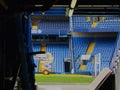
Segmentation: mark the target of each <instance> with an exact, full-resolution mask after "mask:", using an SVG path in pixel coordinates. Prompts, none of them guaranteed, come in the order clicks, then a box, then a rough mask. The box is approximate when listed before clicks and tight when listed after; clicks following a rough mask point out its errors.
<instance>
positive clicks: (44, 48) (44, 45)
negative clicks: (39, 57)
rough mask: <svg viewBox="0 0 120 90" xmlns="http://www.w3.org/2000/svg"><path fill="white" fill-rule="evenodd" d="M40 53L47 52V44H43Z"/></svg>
mask: <svg viewBox="0 0 120 90" xmlns="http://www.w3.org/2000/svg"><path fill="white" fill-rule="evenodd" d="M40 51H43V52H46V43H42V45H41V50H40Z"/></svg>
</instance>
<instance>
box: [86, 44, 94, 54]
mask: <svg viewBox="0 0 120 90" xmlns="http://www.w3.org/2000/svg"><path fill="white" fill-rule="evenodd" d="M94 47H95V42H91V43H90V44H89V47H88V49H87V52H86V54H91V53H92V52H93V50H94Z"/></svg>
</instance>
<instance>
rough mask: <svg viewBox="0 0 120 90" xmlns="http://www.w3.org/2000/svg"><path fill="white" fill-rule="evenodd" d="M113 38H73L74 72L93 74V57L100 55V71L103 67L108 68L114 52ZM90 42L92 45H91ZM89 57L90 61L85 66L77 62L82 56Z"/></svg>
mask: <svg viewBox="0 0 120 90" xmlns="http://www.w3.org/2000/svg"><path fill="white" fill-rule="evenodd" d="M115 41H116V39H115V38H78V37H75V38H73V52H74V61H75V69H76V72H91V73H92V72H94V67H95V66H94V62H95V61H94V56H95V55H96V54H98V53H100V54H101V70H102V69H103V68H105V67H108V68H109V67H110V63H111V60H112V57H113V53H114V50H115ZM91 42H92V44H91ZM88 52H89V54H90V55H91V58H90V60H88V61H87V62H86V65H84V66H83V65H82V64H81V61H80V60H79V61H78V58H79V59H80V58H81V56H82V55H85V54H88Z"/></svg>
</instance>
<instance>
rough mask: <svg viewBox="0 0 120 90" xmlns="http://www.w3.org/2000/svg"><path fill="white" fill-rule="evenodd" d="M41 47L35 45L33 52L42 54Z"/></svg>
mask: <svg viewBox="0 0 120 90" xmlns="http://www.w3.org/2000/svg"><path fill="white" fill-rule="evenodd" d="M40 48H41V45H33V52H40Z"/></svg>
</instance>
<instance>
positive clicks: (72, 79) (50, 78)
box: [35, 74, 94, 83]
mask: <svg viewBox="0 0 120 90" xmlns="http://www.w3.org/2000/svg"><path fill="white" fill-rule="evenodd" d="M35 79H36V82H58V83H91V82H92V81H93V80H94V78H93V77H90V76H86V75H77V74H49V75H43V74H36V75H35Z"/></svg>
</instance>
